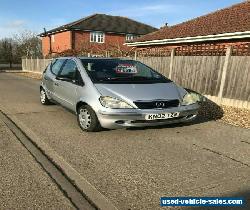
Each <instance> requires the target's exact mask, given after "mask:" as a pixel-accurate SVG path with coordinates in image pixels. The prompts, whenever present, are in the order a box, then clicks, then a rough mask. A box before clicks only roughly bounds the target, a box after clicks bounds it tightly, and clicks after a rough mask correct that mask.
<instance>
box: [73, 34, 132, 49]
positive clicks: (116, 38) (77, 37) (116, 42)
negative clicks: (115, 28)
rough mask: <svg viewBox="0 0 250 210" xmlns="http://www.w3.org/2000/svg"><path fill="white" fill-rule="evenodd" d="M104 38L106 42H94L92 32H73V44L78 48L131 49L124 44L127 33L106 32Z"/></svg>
mask: <svg viewBox="0 0 250 210" xmlns="http://www.w3.org/2000/svg"><path fill="white" fill-rule="evenodd" d="M104 40H105V41H104V43H93V42H90V32H86V31H84V32H83V31H74V32H73V46H74V48H75V49H76V50H83V49H87V50H88V49H90V50H93V51H95V50H98V49H100V50H111V49H112V48H117V47H119V48H122V49H129V47H127V46H124V45H123V44H124V43H125V35H120V34H111V33H106V34H105V38H104Z"/></svg>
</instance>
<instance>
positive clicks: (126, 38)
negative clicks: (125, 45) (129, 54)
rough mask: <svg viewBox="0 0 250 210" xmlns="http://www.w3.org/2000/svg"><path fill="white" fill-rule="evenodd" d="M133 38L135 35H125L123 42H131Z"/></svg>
mask: <svg viewBox="0 0 250 210" xmlns="http://www.w3.org/2000/svg"><path fill="white" fill-rule="evenodd" d="M128 37H131V38H128ZM135 38H136V35H134V34H126V37H125V40H126V41H131V40H133V39H135Z"/></svg>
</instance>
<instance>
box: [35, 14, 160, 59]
mask: <svg viewBox="0 0 250 210" xmlns="http://www.w3.org/2000/svg"><path fill="white" fill-rule="evenodd" d="M156 30H157V29H156V28H154V27H152V26H149V25H146V24H143V23H140V22H137V21H134V20H131V19H129V18H126V17H121V16H111V15H105V14H94V15H91V16H88V17H85V18H82V19H80V20H77V21H74V22H72V23H69V24H66V25H63V26H60V27H57V28H55V29H52V30H49V31H45V32H44V33H41V34H39V36H40V37H42V51H43V55H44V56H46V55H48V54H51V53H60V52H63V51H66V50H81V49H85V48H90V49H91V50H95V49H101V50H105V49H107V50H108V49H109V48H112V47H116V48H128V47H127V46H124V43H125V42H126V41H130V40H132V39H133V38H136V37H138V36H141V35H145V34H148V33H151V32H153V31H156Z"/></svg>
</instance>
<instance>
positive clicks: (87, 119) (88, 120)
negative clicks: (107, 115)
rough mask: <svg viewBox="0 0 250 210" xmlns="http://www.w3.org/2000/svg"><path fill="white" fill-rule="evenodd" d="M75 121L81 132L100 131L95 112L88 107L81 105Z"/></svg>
mask: <svg viewBox="0 0 250 210" xmlns="http://www.w3.org/2000/svg"><path fill="white" fill-rule="evenodd" d="M77 120H78V124H79V126H80V128H81V129H82V130H83V131H89V132H94V131H100V130H101V129H102V127H101V125H100V123H99V120H98V118H97V116H96V113H95V111H94V110H93V109H92V108H91V107H90V106H88V105H82V106H80V107H79V109H78V110H77Z"/></svg>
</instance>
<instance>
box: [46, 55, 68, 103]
mask: <svg viewBox="0 0 250 210" xmlns="http://www.w3.org/2000/svg"><path fill="white" fill-rule="evenodd" d="M65 61H66V59H56V60H54V61H53V62H52V63H51V64H50V65H49V66H48V69H47V70H46V73H45V75H44V83H45V88H46V92H47V94H48V95H49V96H50V97H51V98H52V99H54V100H56V101H57V96H56V92H55V87H56V86H57V79H56V77H57V76H58V74H59V72H60V70H61V68H62V66H63V64H64V63H65Z"/></svg>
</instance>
